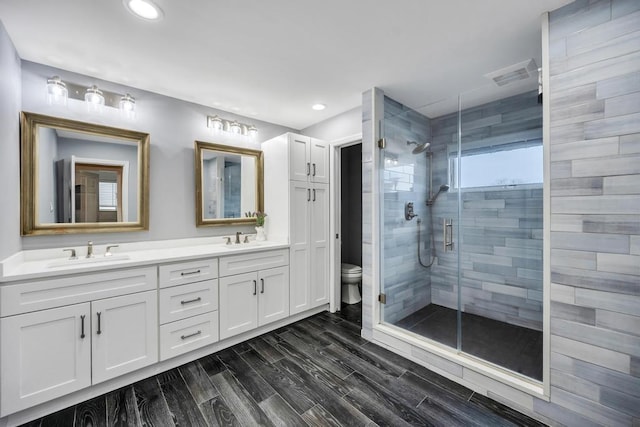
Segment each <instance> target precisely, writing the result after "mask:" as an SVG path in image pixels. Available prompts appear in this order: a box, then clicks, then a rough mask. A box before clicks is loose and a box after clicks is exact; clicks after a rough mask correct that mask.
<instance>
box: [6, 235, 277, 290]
mask: <svg viewBox="0 0 640 427" xmlns="http://www.w3.org/2000/svg"><path fill="white" fill-rule="evenodd" d="M109 245H111V244H109ZM106 247H107V245H106V244H99V245H98V244H96V245H94V246H93V250H94V253H95V254H96V255H95V258H93V259H91V260H87V259H86V258H85V255H86V247H80V246H76V247H73V246H71V247H68V248H75V249H76V251H77V255H78V259H77V260H69V261H67V260H68V257H69V253H68V252H63V249H67V247H64V248H56V249H33V250H27V251H21V252H18V253H16V254H15V255H13V256H11V257H9V258H7V259H5V260H3V261H0V285H3V284H10V283H11V282H17V281H23V280H30V279H43V278H50V277H57V276H64V275H69V274H79V273H92V272H96V271H105V270H114V269H120V268H129V267H138V266H145V265H150V264H161V263H166V262H177V261H188V260H196V259H202V258H211V257H221V256H227V255H238V254H243V253H250V252H260V251H265V250H271V249H282V248H288V247H289V244H288V243H286V242H280V241H264V242H255V241H251V242H250V243H241V244H239V245H235V244H231V245H226V244H224V243H221V239H220V238H219V237H216V238H209V237H205V238H193V239H179V240H163V241H148V242H135V243H123V244H120V245H119V246H118V247H117V248H115V249H112V250H111V252H112V253H113V256H112V257H104V253H105V251H106Z"/></svg>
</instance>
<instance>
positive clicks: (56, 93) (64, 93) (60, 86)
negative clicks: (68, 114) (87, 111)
mask: <svg viewBox="0 0 640 427" xmlns="http://www.w3.org/2000/svg"><path fill="white" fill-rule="evenodd" d="M68 96H69V91H68V90H67V85H66V84H65V83H64V82H63V81H62V80H60V77H58V76H53V77H51V78H49V79H47V103H48V104H49V105H64V106H66V105H67V98H68Z"/></svg>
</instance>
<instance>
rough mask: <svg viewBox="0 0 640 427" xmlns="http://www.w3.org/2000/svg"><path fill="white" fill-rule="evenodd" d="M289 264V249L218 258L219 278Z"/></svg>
mask: <svg viewBox="0 0 640 427" xmlns="http://www.w3.org/2000/svg"><path fill="white" fill-rule="evenodd" d="M288 264H289V249H278V250H275V251H265V252H254V253H250V254H240V255H232V256H226V257H222V258H220V277H223V276H232V275H234V274H242V273H248V272H251V271H258V270H264V269H267V268H274V267H281V266H284V265H288Z"/></svg>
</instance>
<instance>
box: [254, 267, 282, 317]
mask: <svg viewBox="0 0 640 427" xmlns="http://www.w3.org/2000/svg"><path fill="white" fill-rule="evenodd" d="M258 286H259V291H258V326H262V325H266V324H267V323H271V322H275V321H276V320H280V319H284V318H285V317H288V316H289V267H277V268H271V269H269V270H261V271H259V272H258Z"/></svg>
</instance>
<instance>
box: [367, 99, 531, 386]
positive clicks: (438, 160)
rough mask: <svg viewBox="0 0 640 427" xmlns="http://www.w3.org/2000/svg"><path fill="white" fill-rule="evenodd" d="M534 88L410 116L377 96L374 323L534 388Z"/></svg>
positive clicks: (431, 107)
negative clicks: (379, 299) (380, 140)
mask: <svg viewBox="0 0 640 427" xmlns="http://www.w3.org/2000/svg"><path fill="white" fill-rule="evenodd" d="M531 89H533V90H531ZM536 89H537V88H536V87H533V88H531V87H523V88H522V89H521V90H520V92H518V93H516V94H513V91H512V92H511V93H510V94H509V95H508V96H504V95H503V96H501V94H504V92H500V91H498V90H496V89H495V87H486V88H481V89H478V90H476V91H471V92H467V93H463V94H461V95H459V96H458V97H456V98H455V99H448V100H444V101H441V102H438V103H434V104H430V105H426V106H424V107H422V108H420V109H419V110H413V109H410V108H408V107H406V106H404V105H401V104H399V103H397V102H395V101H394V100H392V99H390V98H386V97H385V101H384V119H383V120H382V122H381V123H380V128H381V133H382V135H383V137H384V141H385V148H384V149H382V153H381V156H380V161H381V164H380V165H379V170H380V171H381V172H380V176H379V179H380V182H379V184H380V187H379V188H380V189H381V190H380V191H381V193H382V194H381V211H380V218H381V220H380V224H381V230H380V233H381V259H380V278H381V292H382V293H383V294H384V298H383V300H384V301H385V303H384V304H382V305H381V310H380V313H381V314H380V316H381V319H380V320H381V322H383V323H385V324H388V325H394V326H395V327H397V328H401V329H402V330H403V331H402V332H403V333H409V334H413V335H414V336H416V337H419V338H420V339H424V340H428V341H429V342H430V343H431V344H436V345H438V346H444V347H446V348H448V349H449V350H451V351H454V352H457V353H462V354H465V355H467V356H469V357H472V358H476V359H478V360H481V361H482V363H488V364H492V365H494V366H495V367H498V368H499V369H503V370H508V371H510V372H511V373H514V374H517V375H521V376H524V377H526V378H529V379H530V380H535V381H542V322H543V316H542V301H543V298H542V250H543V248H542V214H543V213H542V208H543V206H542V178H543V170H542V169H543V159H542V105H541V104H539V103H538V93H537V90H536Z"/></svg>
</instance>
